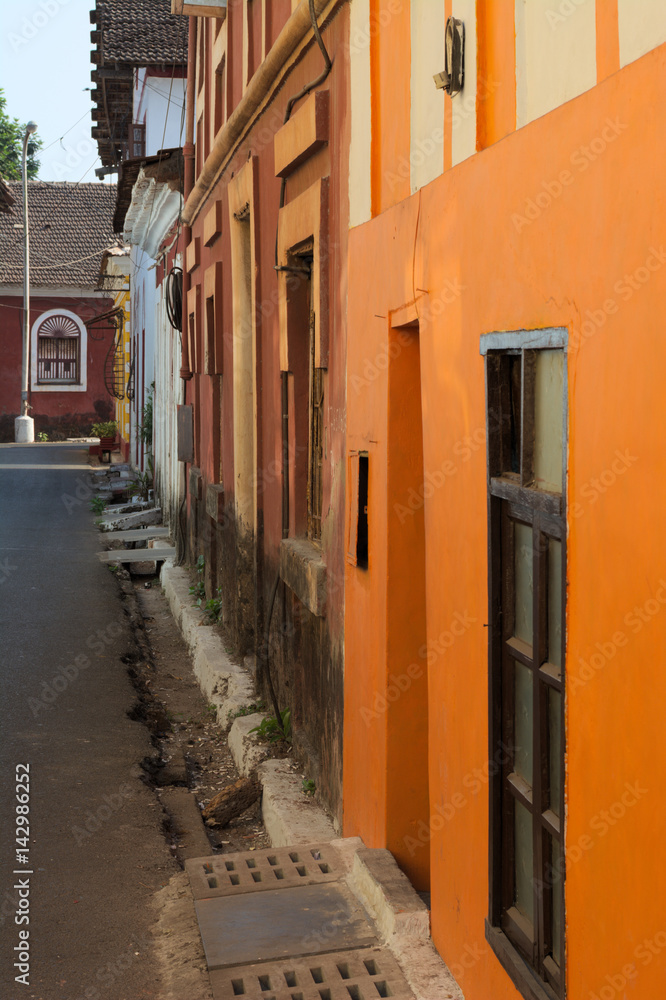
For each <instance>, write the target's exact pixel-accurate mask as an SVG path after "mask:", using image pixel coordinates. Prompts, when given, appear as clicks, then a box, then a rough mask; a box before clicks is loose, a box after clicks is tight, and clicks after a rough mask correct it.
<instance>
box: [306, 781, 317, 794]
mask: <svg viewBox="0 0 666 1000" xmlns="http://www.w3.org/2000/svg"><path fill="white" fill-rule="evenodd" d="M316 791H317V786H316V785H315V783H314V781H313V780H312V778H303V795H314V793H315V792H316Z"/></svg>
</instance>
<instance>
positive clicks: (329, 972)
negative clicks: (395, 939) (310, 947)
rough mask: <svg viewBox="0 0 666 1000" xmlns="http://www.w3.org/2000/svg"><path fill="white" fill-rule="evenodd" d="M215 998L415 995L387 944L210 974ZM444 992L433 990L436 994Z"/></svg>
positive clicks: (405, 999)
mask: <svg viewBox="0 0 666 1000" xmlns="http://www.w3.org/2000/svg"><path fill="white" fill-rule="evenodd" d="M210 981H211V986H212V988H213V997H214V1000H235V998H236V997H238V996H242V997H244V998H245V1000H268V998H269V997H270V998H271V1000H293V998H294V997H298V998H300V1000H322V997H326V998H328V1000H350V998H354V997H356V998H359V1000H361V998H366V997H367V998H368V1000H369V998H370V997H375V998H377V1000H378V998H379V997H392V998H393V1000H413V997H414V994H413V993H412V991H411V990H410V989H409V986H408V985H407V983H406V982H405V978H404V976H403V975H402V972H401V970H400V966H399V965H398V963H397V962H396V960H395V959H394V958H393V956H392V955H391V953H390V951H387V950H386V949H384V948H363V949H359V950H357V951H338V952H333V953H332V954H328V955H317V956H316V957H313V958H310V959H309V960H307V959H305V960H304V959H300V960H299V959H296V960H294V959H286V960H284V961H282V962H262V963H261V964H259V963H255V964H252V965H244V966H241V967H240V968H239V967H236V968H234V969H224V970H222V969H221V970H218V971H216V972H211V974H210ZM434 997H437V998H438V1000H440V995H439V994H433V995H432V998H431V1000H434Z"/></svg>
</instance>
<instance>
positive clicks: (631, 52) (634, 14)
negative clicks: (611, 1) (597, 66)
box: [597, 0, 666, 66]
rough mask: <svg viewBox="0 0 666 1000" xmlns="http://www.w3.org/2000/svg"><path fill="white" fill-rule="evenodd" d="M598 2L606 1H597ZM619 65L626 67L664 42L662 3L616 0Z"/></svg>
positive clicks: (665, 18)
mask: <svg viewBox="0 0 666 1000" xmlns="http://www.w3.org/2000/svg"><path fill="white" fill-rule="evenodd" d="M597 2H598V3H603V2H607V0H597ZM617 16H618V28H619V36H620V66H626V65H627V63H630V62H633V61H634V59H639V58H640V56H643V55H645V53H646V52H649V51H650V49H654V48H656V47H657V45H661V43H662V42H666V3H665V2H664V0H618V3H617Z"/></svg>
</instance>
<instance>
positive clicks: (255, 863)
mask: <svg viewBox="0 0 666 1000" xmlns="http://www.w3.org/2000/svg"><path fill="white" fill-rule="evenodd" d="M186 868H187V873H188V875H189V877H190V884H191V886H192V892H193V894H194V898H195V899H210V898H213V897H215V896H232V895H238V894H239V893H242V892H256V891H257V890H259V891H261V890H265V889H282V888H287V887H291V886H295V885H314V884H318V883H320V882H333V881H334V880H335V879H338V878H340V877H341V876H342V875H344V874H345V870H344V866H343V864H342V861H341V859H340V856H339V855H338V853H337V851H336V850H335V848H333V847H331V846H330V845H329V844H308V845H307V846H305V847H278V848H271V849H269V850H265V851H249V852H247V853H243V854H221V855H215V856H214V857H210V858H191V859H190V860H189V861H187V862H186Z"/></svg>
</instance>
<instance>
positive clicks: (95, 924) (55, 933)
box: [0, 444, 174, 1000]
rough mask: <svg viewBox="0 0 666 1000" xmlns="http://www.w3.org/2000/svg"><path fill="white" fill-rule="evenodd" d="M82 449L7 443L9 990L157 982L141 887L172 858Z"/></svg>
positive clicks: (1, 624)
mask: <svg viewBox="0 0 666 1000" xmlns="http://www.w3.org/2000/svg"><path fill="white" fill-rule="evenodd" d="M85 461H86V453H85V449H83V448H80V447H78V446H76V445H48V444H47V445H31V446H19V445H0V731H1V736H0V836H1V840H0V844H1V848H0V997H2V998H3V1000H20V998H28V997H29V998H31V1000H32V998H37V1000H83V998H84V997H85V998H86V1000H97V998H100V1000H101V998H102V997H103V998H104V1000H138V998H140V997H153V998H157V997H158V996H159V985H158V984H159V976H158V970H157V969H156V968H155V964H154V958H153V956H152V952H151V947H150V944H149V938H148V935H149V929H150V926H151V924H152V922H153V920H154V914H153V913H152V912H151V909H150V902H151V899H152V897H153V895H154V892H155V891H156V890H157V889H159V888H160V886H161V885H163V884H165V883H166V882H168V880H169V877H170V876H171V875H172V874H173V872H174V862H173V861H172V860H171V858H170V855H169V852H168V849H167V846H166V844H165V842H164V838H163V836H162V833H161V815H160V811H159V808H158V807H157V805H156V803H155V799H154V796H153V794H152V792H151V791H150V790H149V789H148V788H146V786H145V785H144V784H143V783H142V782H141V780H140V769H139V766H138V765H139V762H140V761H141V760H142V758H143V757H144V756H146V755H147V754H149V753H150V752H151V746H150V740H149V736H148V733H147V731H146V729H145V728H144V727H143V726H142V725H140V724H139V723H136V722H132V721H130V720H129V719H128V717H127V714H126V713H127V710H128V708H130V707H131V705H132V704H133V702H134V693H133V690H132V688H131V685H130V682H129V680H128V677H127V673H126V667H125V665H124V663H123V662H122V660H121V657H122V656H123V654H125V653H127V652H128V650H129V649H130V648H131V641H130V633H129V631H128V629H127V626H126V624H125V621H124V616H123V613H122V608H121V603H120V600H119V598H118V594H117V588H116V584H115V581H114V579H113V577H112V575H111V573H110V572H109V570H108V569H107V568H106V567H105V566H103V565H102V564H101V563H100V562H99V561H98V560H97V559H96V557H95V553H96V551H97V550H98V549H99V548H100V546H99V536H98V533H97V530H96V528H95V526H94V515H93V514H92V513H91V512H90V510H89V507H88V499H89V498H88V497H87V496H86V482H87V477H86V468H87V467H86V465H85ZM77 489H78V491H79V492H78V496H77ZM80 498H81V499H80ZM77 501H78V502H77ZM28 766H29V779H30V780H29V788H30V792H29V794H30V802H29V810H30V811H29V813H27V815H26V814H25V811H24V805H25V803H24V801H21V800H23V799H24V796H25V795H26V792H25V785H26V781H25V777H26V775H27V773H28V772H27V771H26V769H25V768H26V767H28ZM17 767H18V772H17ZM17 776H18V779H19V784H20V786H21V787H20V789H19V792H18V795H19V799H18V800H17V797H16V787H15V786H16V784H17ZM17 806H18V807H19V815H21V819H20V820H19V826H18V833H19V838H20V840H19V843H18V844H17V842H16V834H17V828H16V824H15V818H16V812H15V810H16V808H17ZM26 821H27V822H29V836H28V839H26V840H25V841H24V840H23V835H24V832H25V826H24V823H25V822H26ZM26 847H27V849H28V853H27V855H24V857H26V859H27V862H28V863H27V864H26V863H24V862H22V861H20V860H17V854H16V852H17V850H19V851H22V850H24V848H26ZM15 871H19V872H20V874H18V875H15V874H14V872H15ZM28 873H30V874H28ZM17 886H18V888H17ZM26 916H27V917H28V918H29V923H28V922H27V921H26V919H25V918H26ZM17 921H19V922H18V923H17ZM21 921H23V922H21ZM26 931H27V932H29V938H27V939H26V938H25V937H24V938H23V940H22V939H21V937H20V935H21V932H23V934H25V932H26ZM26 943H27V947H26ZM19 947H20V948H21V949H22V951H18V950H16V949H18V948H19ZM26 954H28V955H29V961H28V962H25V963H19V966H18V967H15V966H14V963H15V962H16V961H17V959H21V958H24V957H25V956H26ZM24 965H29V972H28V974H27V975H25V976H24V979H23V981H16V978H15V977H16V976H21V975H22V974H23V973H24V968H23V966H24Z"/></svg>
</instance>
